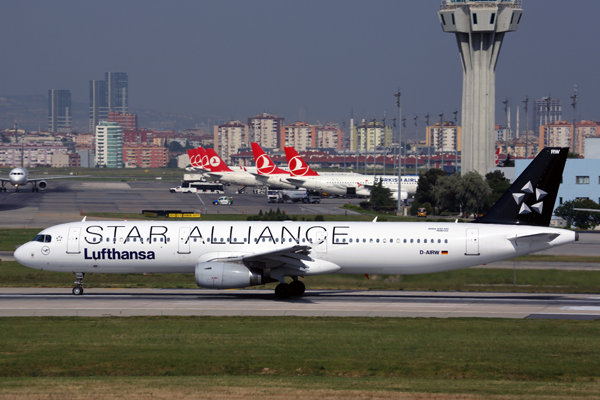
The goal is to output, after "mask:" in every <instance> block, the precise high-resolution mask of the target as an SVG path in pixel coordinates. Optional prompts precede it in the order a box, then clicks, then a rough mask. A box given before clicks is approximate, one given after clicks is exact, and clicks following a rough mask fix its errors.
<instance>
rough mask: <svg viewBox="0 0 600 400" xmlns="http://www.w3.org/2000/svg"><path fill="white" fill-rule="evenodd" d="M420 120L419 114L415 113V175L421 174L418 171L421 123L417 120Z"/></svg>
mask: <svg viewBox="0 0 600 400" xmlns="http://www.w3.org/2000/svg"><path fill="white" fill-rule="evenodd" d="M418 120H419V116H418V115H415V175H419V173H418V171H419V161H418V155H419V154H418V151H417V150H418V149H419V146H418V143H419V123H418V122H417V121H418Z"/></svg>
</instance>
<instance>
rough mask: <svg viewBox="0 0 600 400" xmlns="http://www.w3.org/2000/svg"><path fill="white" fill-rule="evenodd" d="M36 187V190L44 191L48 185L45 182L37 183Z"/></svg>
mask: <svg viewBox="0 0 600 400" xmlns="http://www.w3.org/2000/svg"><path fill="white" fill-rule="evenodd" d="M37 186H38V188H40V190H44V189H46V186H48V184H47V183H46V181H39V182H38V184H37Z"/></svg>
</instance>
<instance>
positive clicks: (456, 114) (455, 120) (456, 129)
mask: <svg viewBox="0 0 600 400" xmlns="http://www.w3.org/2000/svg"><path fill="white" fill-rule="evenodd" d="M453 114H454V140H453V141H452V147H454V172H457V171H458V110H456V111H454V113H453Z"/></svg>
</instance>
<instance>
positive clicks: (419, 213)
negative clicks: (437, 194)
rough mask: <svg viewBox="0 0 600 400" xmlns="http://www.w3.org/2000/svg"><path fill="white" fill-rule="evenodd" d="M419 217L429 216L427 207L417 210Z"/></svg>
mask: <svg viewBox="0 0 600 400" xmlns="http://www.w3.org/2000/svg"><path fill="white" fill-rule="evenodd" d="M417 217H427V209H426V208H423V207H421V208H419V210H418V211H417Z"/></svg>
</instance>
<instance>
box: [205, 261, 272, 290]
mask: <svg viewBox="0 0 600 400" xmlns="http://www.w3.org/2000/svg"><path fill="white" fill-rule="evenodd" d="M273 281H274V280H273V279H271V278H270V277H269V276H268V275H267V276H265V274H264V270H262V269H260V268H248V267H246V266H244V265H240V264H231V263H225V262H201V263H198V264H196V284H197V285H198V286H200V287H203V288H208V289H235V288H245V287H248V286H256V285H264V284H265V283H269V282H273Z"/></svg>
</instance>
